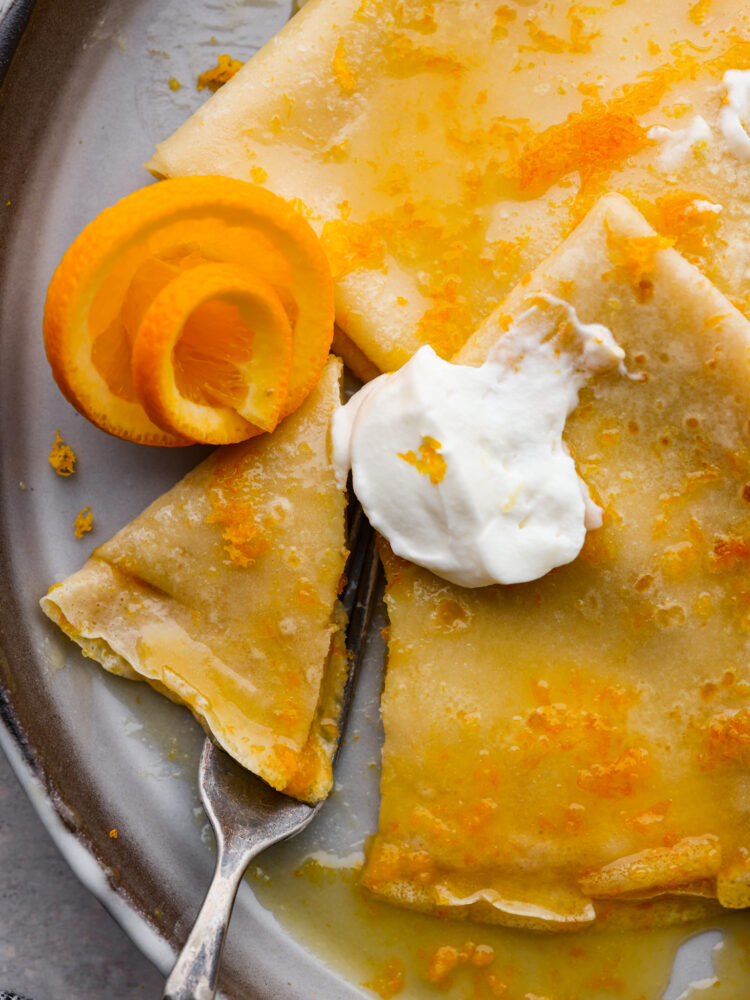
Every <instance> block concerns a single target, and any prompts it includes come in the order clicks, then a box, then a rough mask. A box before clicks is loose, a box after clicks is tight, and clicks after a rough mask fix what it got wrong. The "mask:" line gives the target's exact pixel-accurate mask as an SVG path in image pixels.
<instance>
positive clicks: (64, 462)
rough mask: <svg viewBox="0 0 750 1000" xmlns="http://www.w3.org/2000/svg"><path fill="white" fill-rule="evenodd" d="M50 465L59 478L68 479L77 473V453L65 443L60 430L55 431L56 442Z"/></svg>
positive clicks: (50, 456)
mask: <svg viewBox="0 0 750 1000" xmlns="http://www.w3.org/2000/svg"><path fill="white" fill-rule="evenodd" d="M49 464H50V465H51V466H52V468H53V469H54V470H55V472H56V473H57V474H58V476H65V477H66V478H67V477H68V476H72V475H73V473H74V472H75V471H76V453H75V452H74V451H73V449H72V448H71V447H70V445H69V444H66V443H65V442H64V441H63V439H62V435H61V434H60V431H59V430H57V431H55V442H54V444H53V445H52V451H51V452H50V453H49Z"/></svg>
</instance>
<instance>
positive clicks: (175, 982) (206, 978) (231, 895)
mask: <svg viewBox="0 0 750 1000" xmlns="http://www.w3.org/2000/svg"><path fill="white" fill-rule="evenodd" d="M256 854H257V849H256V850H253V849H251V848H248V846H247V845H246V844H244V845H238V847H237V848H235V847H234V846H233V845H232V843H231V841H230V842H229V844H227V845H226V846H225V845H223V844H220V845H219V852H218V856H217V858H216V869H215V871H214V877H213V879H212V880H211V885H210V886H209V887H208V892H207V893H206V898H205V899H204V900H203V905H202V906H201V908H200V912H199V913H198V916H197V917H196V920H195V923H194V924H193V929H192V930H191V931H190V935H189V936H188V939H187V941H186V942H185V944H184V946H183V949H182V951H181V952H180V954H179V957H178V958H177V961H176V962H175V965H174V968H173V969H172V971H171V973H170V975H169V979H167V982H166V985H165V987H164V993H163V995H162V1000H213V997H214V994H215V993H216V981H217V979H218V976H219V965H220V963H221V953H222V951H223V949H224V939H225V937H226V933H227V927H228V926H229V918H230V917H231V915H232V907H233V906H234V900H235V897H236V895H237V890H238V888H239V885H240V882H241V881H242V876H243V875H244V874H245V869H246V868H247V866H248V865H249V864H250V861H251V860H252V859H253V857H254V856H255V855H256Z"/></svg>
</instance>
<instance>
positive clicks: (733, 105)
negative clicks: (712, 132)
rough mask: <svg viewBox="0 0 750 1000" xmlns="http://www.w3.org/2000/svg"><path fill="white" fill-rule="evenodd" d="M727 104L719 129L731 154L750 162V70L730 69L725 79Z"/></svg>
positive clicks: (722, 112) (722, 110)
mask: <svg viewBox="0 0 750 1000" xmlns="http://www.w3.org/2000/svg"><path fill="white" fill-rule="evenodd" d="M723 82H724V86H725V87H726V90H727V94H726V104H725V105H724V106H723V107H722V109H721V111H720V112H719V128H720V130H721V134H722V135H723V136H724V141H725V142H726V144H727V146H728V147H729V151H730V153H732V154H733V155H734V156H736V157H737V159H739V160H742V161H743V162H748V161H750V134H748V131H747V128H746V126H750V70H747V69H728V70H727V71H726V73H725V74H724V77H723Z"/></svg>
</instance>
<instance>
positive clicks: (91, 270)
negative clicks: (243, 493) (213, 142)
mask: <svg viewBox="0 0 750 1000" xmlns="http://www.w3.org/2000/svg"><path fill="white" fill-rule="evenodd" d="M222 267H223V268H225V270H224V271H223V272H222V273H223V278H222V280H221V281H219V280H218V277H217V276H218V273H219V272H218V271H217V270H216V268H222ZM204 269H214V270H204ZM209 275H211V276H212V277H210V278H209ZM196 276H197V277H196ZM209 281H213V282H215V284H214V285H212V286H211V287H214V288H215V289H216V291H215V297H214V298H211V297H210V295H209V297H208V298H206V296H205V294H203V293H202V294H201V295H198V294H197V293H196V294H191V293H190V291H189V286H190V284H191V283H192V282H196V283H198V284H200V283H201V282H209ZM171 285H174V286H175V287H174V288H173V290H172V292H171V293H169V294H168V293H167V289H168V288H169V287H170V286H171ZM201 287H202V288H203V291H204V292H205V287H204V286H203V285H202V286H201ZM157 302H158V303H159V305H158V308H157ZM188 302H193V303H194V306H193V308H192V309H191V308H190V307H189V306H188V305H187V303H188ZM152 309H153V310H155V311H154V312H151V310H152ZM282 314H283V315H282ZM333 316H334V302H333V280H332V278H331V272H330V267H329V265H328V261H327V258H326V256H325V253H324V251H323V249H322V247H321V245H320V242H319V240H318V238H317V236H316V235H315V233H314V231H313V230H312V228H311V227H310V225H309V223H308V222H307V221H306V220H305V219H304V218H303V217H302V216H301V215H300V214H299V213H298V212H296V211H295V210H294V209H293V208H292V207H291V206H290V205H289V204H288V203H287V202H286V201H284V199H282V198H280V197H278V196H277V195H274V194H272V193H271V192H270V191H267V190H265V189H264V188H261V187H259V186H258V185H255V184H252V183H250V182H248V181H241V180H237V179H234V178H229V177H219V176H213V175H200V176H189V177H181V178H175V179H172V180H166V181H160V182H159V183H158V184H155V185H151V186H149V187H146V188H142V189H140V190H138V191H135V192H134V193H133V194H131V195H128V196H127V197H125V198H123V199H122V200H121V201H119V202H117V203H116V204H115V205H113V206H112V207H110V208H107V209H105V210H104V211H103V212H102V213H101V214H100V215H99V216H97V217H96V218H95V219H94V220H93V221H92V222H91V223H90V224H89V225H88V226H87V227H86V228H85V229H84V230H83V231H82V233H81V234H80V235H79V236H78V237H77V238H76V240H74V242H73V243H72V244H71V246H70V247H69V249H68V250H67V252H66V253H65V255H64V256H63V258H62V260H61V262H60V264H59V266H58V268H57V270H56V271H55V273H54V275H53V277H52V280H51V282H50V286H49V289H48V292H47V300H46V303H45V312H44V340H45V348H46V351H47V358H48V360H49V362H50V365H51V367H52V371H53V374H54V377H55V380H56V381H57V383H58V385H59V387H60V389H61V390H62V392H63V394H64V395H65V396H66V398H67V399H68V400H69V401H70V402H71V403H72V404H73V405H74V406H75V407H76V409H78V410H79V412H81V413H83V415H84V416H86V417H87V418H88V419H89V420H91V421H92V422H93V423H95V424H97V425H98V426H99V427H101V428H102V429H104V430H106V431H108V432H109V433H112V434H115V435H117V436H118V437H122V438H125V439H127V440H130V441H137V442H140V443H144V444H152V445H169V446H179V445H186V444H191V443H193V442H195V441H199V442H202V443H208V444H223V443H227V442H228V441H237V440H244V439H245V438H248V437H252V436H253V435H255V434H258V433H261V431H263V430H268V429H272V427H273V426H274V425H275V422H276V421H277V420H278V419H280V418H281V417H284V416H286V415H287V414H289V413H291V412H292V411H293V410H295V409H296V408H297V407H298V406H299V405H300V403H301V402H302V401H303V400H304V399H305V397H306V396H307V394H308V393H309V392H310V390H311V389H312V387H313V386H314V385H315V383H316V382H317V379H318V377H319V375H320V372H321V371H322V368H323V365H324V364H325V360H326V357H327V355H328V351H329V349H330V345H331V339H332V336H333ZM179 317H181V318H182V324H181V325H180V323H179ZM147 319H148V323H147V324H146V327H145V328H144V330H143V331H142V330H141V326H143V324H144V323H145V322H146V320H147ZM160 324H162V327H163V329H162V328H161V327H160ZM157 328H159V329H157ZM166 328H169V331H170V332H169V334H168V335H167V334H165V333H164V330H165V329H166ZM199 336H202V337H203V344H202V347H201V349H200V350H196V343H195V341H196V338H197V337H199ZM183 341H186V342H189V343H187V344H183ZM149 344H150V346H149ZM168 344H171V345H172V346H171V348H170V347H167V346H166V345H168ZM136 347H137V348H138V349H137V351H136ZM254 352H257V357H254V356H253V355H254ZM136 354H137V356H138V358H139V359H140V360H139V361H138V364H137V370H138V375H137V376H136V366H135V357H136ZM149 366H154V370H153V371H149V370H148V369H149ZM170 369H171V374H170ZM157 373H158V375H157ZM141 393H143V397H144V398H143V399H142V398H141ZM144 403H145V405H144ZM248 417H251V419H248ZM155 418H156V419H155ZM238 435H241V436H238Z"/></svg>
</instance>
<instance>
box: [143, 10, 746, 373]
mask: <svg viewBox="0 0 750 1000" xmlns="http://www.w3.org/2000/svg"><path fill="white" fill-rule="evenodd" d="M694 9H695V4H694V3H691V2H690V0H680V2H678V3H672V4H670V5H669V9H668V12H667V9H666V8H664V9H662V10H657V9H655V8H654V5H653V3H651V4H649V3H647V2H646V0H633V2H630V3H627V4H622V3H611V4H600V5H594V6H589V7H586V8H585V10H584V8H582V7H579V6H576V5H571V4H556V5H548V6H546V7H544V9H542V8H541V7H535V8H534V9H533V10H532V9H531V7H530V6H527V5H516V4H500V5H498V4H496V3H476V2H475V0H452V2H450V3H430V2H427V0H311V2H310V3H308V4H306V5H305V6H304V7H303V9H302V10H301V11H300V12H299V13H298V14H297V15H295V17H293V18H292V20H291V21H290V22H289V23H288V24H287V25H285V26H284V28H283V29H282V30H281V31H280V32H279V33H278V34H277V35H275V36H274V37H273V38H272V39H271V40H270V41H269V42H268V43H267V44H266V45H265V46H263V48H262V49H261V50H260V51H259V52H258V53H256V54H255V55H254V56H253V57H252V58H251V59H250V60H249V61H248V62H247V63H246V64H245V65H244V66H243V68H242V69H241V70H240V71H239V72H238V73H237V75H236V76H235V77H234V78H233V79H232V80H230V81H229V83H227V84H226V86H224V87H222V88H221V89H220V90H219V91H218V92H217V93H216V94H214V95H213V97H211V98H210V99H209V100H208V101H207V102H206V103H205V104H204V105H202V106H201V107H200V108H198V110H197V111H196V112H195V113H194V114H193V115H192V116H191V117H190V118H189V119H188V120H187V121H186V122H185V123H184V124H183V125H182V126H181V127H180V128H179V129H178V130H177V131H176V132H175V133H174V134H173V135H171V136H170V137H168V138H166V139H165V141H164V142H161V143H159V145H158V146H157V148H156V150H155V152H154V155H153V156H152V158H151V160H150V161H149V163H147V164H146V166H147V168H148V169H150V170H151V171H152V172H153V173H154V174H155V175H156V176H159V177H178V176H182V175H185V174H228V175H229V176H233V177H238V178H240V179H243V180H251V181H255V182H258V183H261V184H263V185H264V186H266V187H268V188H269V189H270V190H272V191H274V192H275V193H276V194H279V195H281V196H282V197H283V198H287V199H289V200H291V201H294V202H296V203H297V204H298V205H299V206H300V208H301V210H302V211H304V212H305V213H306V214H307V215H308V217H309V219H310V223H311V225H312V226H314V227H315V228H316V230H317V231H318V232H319V233H320V234H321V238H322V240H323V246H324V248H325V250H326V253H327V254H328V258H329V260H330V262H331V267H332V270H333V274H334V280H335V282H336V317H337V322H338V323H339V325H340V326H341V327H342V329H343V330H344V331H345V334H346V336H342V335H341V334H339V341H338V343H339V347H338V348H337V349H338V350H340V351H341V353H342V355H343V357H344V360H345V361H346V363H347V364H348V365H349V367H350V368H351V369H352V370H353V371H354V372H355V373H356V374H358V375H360V377H363V378H364V377H367V376H368V374H371V373H372V370H373V368H375V369H379V370H380V371H393V370H395V369H397V368H399V367H400V366H401V365H402V364H404V362H405V361H406V360H407V359H408V358H409V357H410V356H411V355H412V354H413V353H414V352H415V351H416V350H417V348H418V347H420V346H421V345H422V344H424V343H429V344H431V345H432V346H433V347H434V348H435V350H436V351H437V352H438V354H440V355H441V356H442V357H445V358H450V357H451V356H452V354H453V353H454V352H455V351H456V350H458V349H459V348H460V347H461V345H462V344H463V343H464V342H465V341H466V339H467V338H468V337H469V336H470V335H471V334H473V332H474V330H476V328H477V326H479V324H480V323H481V322H482V321H483V320H484V319H485V317H486V316H488V315H489V314H490V313H491V312H492V311H493V309H494V308H495V306H496V305H497V303H498V302H499V301H500V300H501V299H502V298H503V297H505V296H506V295H507V294H508V293H509V292H510V290H511V289H512V288H513V286H514V285H515V284H516V282H518V281H519V280H520V279H521V277H522V275H524V274H526V273H528V272H529V271H530V270H532V268H533V267H535V266H536V265H538V264H539V262H540V261H541V260H542V259H543V258H544V257H545V256H546V255H547V254H549V253H550V252H552V251H553V250H554V248H555V247H557V246H558V244H559V243H560V240H561V238H562V236H563V235H566V234H567V233H569V232H570V231H571V229H572V228H573V226H574V225H575V223H576V222H577V221H578V220H580V218H581V216H582V215H583V214H584V212H585V211H586V208H587V207H589V206H591V205H592V204H593V201H594V200H595V198H596V197H597V196H598V195H599V194H600V193H603V192H604V191H607V190H623V191H634V192H636V193H637V196H638V198H639V199H641V201H642V202H643V203H645V204H650V211H651V212H652V214H653V218H654V219H655V220H658V225H659V226H662V227H663V228H664V231H665V232H667V231H669V232H670V233H671V235H674V236H677V238H678V239H679V238H680V236H684V241H683V246H684V248H685V251H686V252H694V253H696V254H697V257H698V259H702V260H703V261H705V263H706V265H707V267H708V269H709V270H710V272H711V273H716V274H717V279H716V280H717V283H719V284H720V285H721V287H722V288H723V289H724V290H725V291H726V292H727V294H729V295H734V296H735V297H736V298H737V300H738V301H741V302H744V303H745V305H746V304H747V301H748V300H747V298H745V293H746V291H747V289H746V284H747V283H746V281H745V279H744V278H743V277H742V274H743V270H744V269H743V268H742V267H740V266H738V264H737V263H736V262H737V261H738V260H741V259H742V257H743V255H744V256H746V255H747V253H748V252H750V251H748V246H749V245H750V227H748V226H747V224H746V222H745V219H744V216H743V215H742V213H735V212H732V211H731V210H730V209H729V205H731V204H732V203H733V202H735V201H736V200H737V199H740V200H742V199H745V200H746V199H747V198H748V196H750V194H749V192H750V187H748V181H747V179H746V177H745V174H746V173H747V171H744V173H743V167H742V164H740V163H739V161H737V160H736V158H735V157H733V156H732V155H731V153H729V152H728V150H727V149H726V148H725V144H724V143H722V142H721V141H719V139H718V138H717V135H718V133H716V134H715V135H714V137H713V138H712V139H711V141H710V142H708V143H707V142H705V141H704V142H699V143H697V145H696V144H695V143H694V144H693V145H692V146H691V145H690V142H689V141H687V140H686V139H685V124H684V123H687V122H688V121H689V120H690V116H689V115H687V114H684V112H686V111H687V110H688V109H689V110H690V112H691V114H692V115H693V116H695V115H703V116H705V119H706V122H708V123H709V124H716V118H717V114H718V108H719V101H720V92H721V78H722V74H723V73H724V72H725V70H727V69H732V68H734V69H747V68H748V67H750V41H748V37H747V36H748V31H747V21H748V18H747V15H746V14H745V12H744V11H743V10H742V9H741V5H739V4H737V3H728V2H722V3H720V2H719V0H713V2H712V4H711V13H710V18H709V20H708V21H707V23H706V24H705V25H703V24H701V25H699V24H698V23H697V21H696V19H695V14H694ZM579 31H580V32H583V34H582V35H579V34H578V32H579ZM624 37H627V39H628V44H627V45H623V44H622V39H623V38H624ZM677 39H679V42H678V41H676V40H677ZM594 80H595V81H597V83H596V85H592V83H591V81H594ZM678 107H679V108H680V109H681V111H680V112H679V113H678V112H677V111H676V110H675V109H677V108H678ZM676 114H683V115H684V117H682V118H679V117H678V120H677V121H675V115H676ZM706 122H704V126H705V128H706V129H708V125H706ZM654 123H661V125H662V130H661V131H662V133H663V134H664V135H666V136H671V141H670V144H669V146H668V147H665V148H670V149H671V148H672V145H671V143H675V142H678V141H680V137H681V136H682V140H681V142H682V147H684V148H682V147H681V152H679V153H678V154H673V155H677V159H678V160H679V161H680V162H679V163H677V164H676V165H675V167H674V169H673V170H670V171H669V172H668V176H665V172H664V169H663V168H662V166H661V159H660V157H661V150H662V144H661V143H662V140H659V141H657V140H655V139H654V138H653V137H652V136H651V132H650V131H649V126H650V125H652V124H654ZM666 126H668V128H667V127H666ZM675 185H677V186H675ZM683 187H684V188H686V189H687V190H683ZM691 192H692V194H691ZM663 196H666V200H664V201H663V200H662V197H663ZM722 204H726V205H727V209H726V210H725V211H723V212H722ZM680 206H681V207H680ZM679 220H681V221H679ZM727 245H729V246H730V247H731V248H732V252H731V253H729V254H727V253H725V249H726V246H727ZM691 248H692V249H691Z"/></svg>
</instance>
